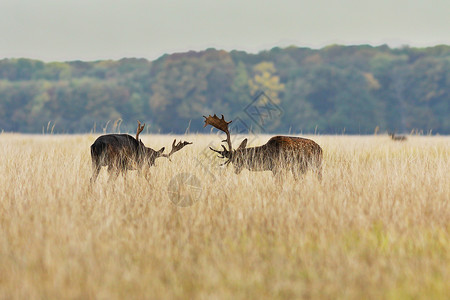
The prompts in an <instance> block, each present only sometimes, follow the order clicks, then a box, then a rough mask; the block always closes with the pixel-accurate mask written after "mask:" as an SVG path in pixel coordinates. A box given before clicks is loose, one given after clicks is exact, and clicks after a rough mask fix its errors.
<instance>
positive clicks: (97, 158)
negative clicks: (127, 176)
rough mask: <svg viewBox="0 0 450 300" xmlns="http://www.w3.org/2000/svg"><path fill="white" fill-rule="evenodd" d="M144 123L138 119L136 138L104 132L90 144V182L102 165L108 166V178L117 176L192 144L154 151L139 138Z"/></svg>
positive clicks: (151, 163)
mask: <svg viewBox="0 0 450 300" xmlns="http://www.w3.org/2000/svg"><path fill="white" fill-rule="evenodd" d="M144 127H145V124H144V125H142V126H141V122H139V121H138V128H137V130H136V138H134V137H132V136H130V135H128V134H106V135H102V136H100V137H99V138H97V139H96V140H95V142H94V143H93V144H92V146H91V158H92V167H93V174H92V177H91V183H94V182H95V181H96V180H97V177H98V174H99V173H100V169H101V167H102V166H108V173H109V174H110V175H109V180H108V181H110V180H111V179H113V178H115V177H117V176H118V175H119V172H123V173H125V172H126V171H127V170H136V169H137V170H139V171H141V170H142V167H143V166H144V165H146V166H148V167H151V166H153V165H154V164H155V160H156V159H157V158H158V157H166V158H168V159H169V160H170V156H171V155H172V154H174V153H175V152H177V151H179V150H181V149H182V148H183V147H184V146H186V145H189V144H192V143H189V142H178V144H176V140H174V141H173V143H172V150H171V151H170V153H169V154H163V152H164V149H165V148H164V147H162V148H161V149H160V150H158V151H155V150H153V149H151V148H147V147H145V146H144V143H142V141H141V140H140V139H139V134H140V133H141V132H142V130H144Z"/></svg>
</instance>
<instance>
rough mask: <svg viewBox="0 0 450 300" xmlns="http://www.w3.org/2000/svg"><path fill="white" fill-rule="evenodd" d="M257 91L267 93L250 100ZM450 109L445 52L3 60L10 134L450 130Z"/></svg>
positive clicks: (3, 119) (2, 102)
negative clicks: (208, 125) (229, 126)
mask: <svg viewBox="0 0 450 300" xmlns="http://www.w3.org/2000/svg"><path fill="white" fill-rule="evenodd" d="M261 91H263V92H264V93H265V95H264V96H265V97H260V98H255V97H256V95H259V93H260V92H261ZM254 99H256V100H255V101H254ZM267 105H269V106H270V107H272V108H274V110H272V111H268V110H265V111H264V110H263V109H262V108H264V107H267ZM255 107H256V111H258V112H259V113H260V116H256V117H255V115H254V114H253V115H252V113H251V109H253V111H255ZM449 107H450V46H436V47H432V48H422V49H418V48H409V47H403V48H400V49H391V48H389V47H387V46H380V47H371V46H329V47H325V48H323V49H320V50H315V49H309V48H297V47H289V48H285V49H281V48H274V49H272V50H270V51H264V52H260V53H258V54H248V53H245V52H241V51H231V52H226V51H218V50H214V49H208V50H206V51H202V52H188V53H179V54H173V55H164V56H162V57H161V58H159V59H157V60H155V61H153V62H150V61H148V60H145V59H122V60H119V61H96V62H81V61H73V62H53V63H43V62H41V61H36V60H30V59H3V60H0V130H4V131H16V132H42V131H45V132H48V131H50V130H51V129H52V128H53V131H54V132H59V133H63V132H65V133H73V132H89V131H92V130H95V131H96V132H102V131H103V130H104V128H105V127H106V131H119V130H121V131H122V132H123V131H129V132H132V131H134V130H135V127H136V120H141V121H144V122H146V123H147V124H149V125H150V128H149V130H150V131H152V132H162V133H169V132H173V133H183V132H185V131H186V130H187V129H189V130H190V131H191V132H196V131H202V130H203V129H202V125H203V118H202V115H206V114H213V113H217V114H224V115H225V116H226V117H227V119H235V118H239V119H240V120H241V121H242V124H245V126H247V127H248V129H250V130H260V131H265V132H292V133H299V132H304V133H305V132H314V131H317V132H319V133H342V132H346V133H351V134H366V133H373V132H374V130H375V128H377V127H378V128H379V130H380V131H386V130H392V131H394V130H396V131H398V132H409V131H410V130H413V129H418V130H423V131H424V132H428V131H429V130H432V131H433V133H440V134H450V108H449ZM260 121H261V122H260ZM235 123H236V122H235ZM119 126H120V127H119Z"/></svg>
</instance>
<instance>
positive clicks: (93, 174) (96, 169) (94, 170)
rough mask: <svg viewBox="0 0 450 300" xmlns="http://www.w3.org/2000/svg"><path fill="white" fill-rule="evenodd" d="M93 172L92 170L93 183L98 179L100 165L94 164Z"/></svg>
mask: <svg viewBox="0 0 450 300" xmlns="http://www.w3.org/2000/svg"><path fill="white" fill-rule="evenodd" d="M93 168H94V169H93V172H92V176H91V180H90V181H91V185H92V184H94V183H95V181H97V177H98V174H99V173H100V168H101V167H100V166H93Z"/></svg>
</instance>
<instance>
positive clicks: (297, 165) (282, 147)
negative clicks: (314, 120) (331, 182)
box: [231, 136, 322, 175]
mask: <svg viewBox="0 0 450 300" xmlns="http://www.w3.org/2000/svg"><path fill="white" fill-rule="evenodd" d="M231 162H232V163H233V165H234V169H235V172H236V174H239V173H240V172H241V171H242V169H244V168H246V169H248V170H250V171H272V172H273V173H274V174H277V173H278V172H280V171H282V170H283V169H286V168H288V169H290V170H291V171H292V172H293V173H294V175H297V174H298V173H299V172H300V173H305V172H306V171H307V169H308V168H310V167H311V168H314V167H316V166H317V167H318V169H320V166H321V163H322V149H321V148H320V146H319V145H317V144H316V143H315V142H314V141H312V140H309V139H304V138H299V137H289V136H274V137H272V138H271V139H270V140H269V141H268V142H267V143H266V144H265V145H262V146H259V147H251V148H241V149H239V148H238V149H237V150H236V151H235V153H234V155H233V157H232V159H231ZM319 172H320V171H319Z"/></svg>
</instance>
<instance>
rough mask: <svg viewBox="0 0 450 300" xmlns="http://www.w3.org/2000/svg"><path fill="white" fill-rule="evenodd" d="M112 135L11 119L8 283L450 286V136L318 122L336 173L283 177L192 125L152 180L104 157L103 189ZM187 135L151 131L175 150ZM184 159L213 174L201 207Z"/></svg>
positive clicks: (246, 294) (24, 286) (331, 291)
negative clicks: (175, 192) (100, 142)
mask: <svg viewBox="0 0 450 300" xmlns="http://www.w3.org/2000/svg"><path fill="white" fill-rule="evenodd" d="M97 137H98V135H79V136H52V135H42V136H30V135H19V134H1V135H0V161H1V163H0V199H1V200H0V298H1V299H10V298H12V299H14V298H19V299H64V298H69V299H72V298H76V299H92V298H98V299H144V298H147V299H173V298H187V299H192V298H197V299H260V298H275V299H277V298H279V299H293V298H305V299H448V297H449V295H450V284H449V283H450V137H439V136H410V137H408V140H407V141H406V142H394V141H392V140H390V138H389V137H388V136H387V135H378V136H320V135H319V136H310V138H312V139H314V140H315V141H316V142H317V143H318V144H319V145H321V147H322V148H323V150H324V165H323V180H322V182H319V181H318V180H317V179H316V177H315V176H314V175H313V174H312V173H309V174H307V175H306V176H305V177H304V178H303V179H302V180H299V181H295V180H294V179H293V177H292V175H290V174H289V175H287V176H286V177H285V178H284V180H283V181H281V182H280V181H279V180H276V179H274V178H273V176H272V174H271V173H270V172H249V171H247V170H244V171H243V172H242V173H241V174H239V175H235V174H234V172H233V169H232V168H231V166H229V167H228V168H226V169H224V168H220V167H218V165H219V163H220V160H219V159H213V158H212V157H211V156H209V155H206V154H205V153H209V152H208V151H205V148H206V147H207V146H208V145H209V144H210V142H213V144H214V145H215V146H216V147H217V146H218V145H219V143H220V138H219V136H216V135H188V136H183V137H182V138H183V139H184V140H188V141H193V142H194V144H193V145H191V146H188V147H186V148H184V149H183V150H181V151H180V152H178V153H175V154H174V155H173V156H172V161H171V162H169V161H168V160H167V159H165V158H159V159H157V160H156V166H155V167H153V168H151V180H150V182H148V181H147V180H146V179H145V177H143V176H139V174H137V172H135V171H131V172H129V173H128V175H127V176H126V178H124V177H122V176H120V177H119V178H118V179H117V180H116V181H115V182H114V183H113V184H108V183H107V172H106V170H105V168H104V169H103V170H102V171H101V173H100V176H99V180H98V181H97V183H96V184H95V185H94V187H93V190H92V192H89V187H88V186H89V178H90V176H91V162H90V152H89V147H90V145H91V144H92V142H93V141H94V140H95V139H96V138H97ZM173 138H174V137H172V136H159V135H144V136H142V140H143V142H144V143H145V144H146V145H147V146H150V147H152V148H154V149H159V148H161V147H162V146H166V151H167V150H169V149H168V148H169V146H170V145H171V143H172V140H173ZM177 138H180V137H177ZM268 139H269V136H260V137H257V139H256V140H254V141H252V142H251V144H252V145H253V146H255V145H261V144H263V143H265V142H266V141H267V140H268ZM183 172H185V173H190V174H192V175H193V176H195V178H197V179H198V180H199V181H200V184H201V186H200V189H201V190H200V193H197V195H198V194H199V198H198V200H197V201H196V202H195V203H194V204H193V205H192V206H189V207H181V206H177V205H174V204H173V203H172V202H171V201H170V198H169V197H170V194H169V192H168V184H169V181H170V180H171V179H172V178H173V177H174V176H176V175H177V174H179V173H183ZM280 183H282V185H280ZM195 191H197V190H195V189H194V190H191V192H195ZM189 192H190V190H189V187H187V189H186V190H183V191H182V193H189Z"/></svg>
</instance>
